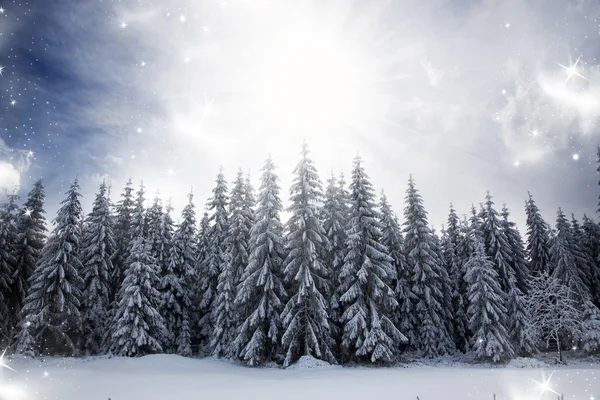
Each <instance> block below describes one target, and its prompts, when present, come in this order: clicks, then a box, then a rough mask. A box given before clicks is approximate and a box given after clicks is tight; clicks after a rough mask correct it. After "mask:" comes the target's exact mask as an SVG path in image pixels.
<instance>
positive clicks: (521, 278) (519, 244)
mask: <svg viewBox="0 0 600 400" xmlns="http://www.w3.org/2000/svg"><path fill="white" fill-rule="evenodd" d="M500 215H501V216H502V221H501V225H502V229H503V231H504V236H505V237H506V242H507V244H508V249H509V251H508V254H510V259H509V260H508V262H509V264H510V266H511V269H512V270H513V271H514V272H515V283H516V285H517V286H518V288H519V290H520V291H521V293H523V294H525V293H527V281H528V280H529V275H531V271H530V270H529V264H528V262H527V252H526V250H525V244H524V243H523V238H522V237H521V233H519V230H518V229H517V224H515V223H514V222H512V221H510V220H509V219H508V217H509V215H510V213H509V211H508V208H507V207H506V204H504V205H503V206H502V212H501V214H500Z"/></svg>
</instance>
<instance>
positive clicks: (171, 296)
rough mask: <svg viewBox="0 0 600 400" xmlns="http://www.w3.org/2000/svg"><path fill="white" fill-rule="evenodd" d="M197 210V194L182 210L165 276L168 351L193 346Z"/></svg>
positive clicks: (163, 296) (165, 345) (184, 350)
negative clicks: (195, 203)
mask: <svg viewBox="0 0 600 400" xmlns="http://www.w3.org/2000/svg"><path fill="white" fill-rule="evenodd" d="M195 240H196V213H195V211H194V203H193V195H192V194H191V193H190V194H189V195H188V204H187V205H186V206H185V207H184V208H183V210H182V212H181V223H180V224H179V226H178V228H177V231H176V232H175V234H174V236H173V243H172V245H171V247H170V252H169V258H168V262H167V270H166V271H164V274H163V276H162V277H161V285H160V287H161V311H162V313H163V316H164V318H165V327H166V332H167V333H166V335H165V337H164V338H163V349H164V350H165V351H166V352H168V353H176V354H179V355H182V356H189V355H191V353H192V348H191V337H192V333H191V329H192V325H191V323H192V322H191V321H192V319H193V310H192V302H191V298H192V289H191V288H192V287H193V285H194V284H195V282H196V279H195V278H196V271H195V264H196V259H197V248H196V243H195Z"/></svg>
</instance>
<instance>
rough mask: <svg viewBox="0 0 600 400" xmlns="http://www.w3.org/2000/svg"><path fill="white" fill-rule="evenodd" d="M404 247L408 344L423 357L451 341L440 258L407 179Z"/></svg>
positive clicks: (440, 352)
mask: <svg viewBox="0 0 600 400" xmlns="http://www.w3.org/2000/svg"><path fill="white" fill-rule="evenodd" d="M404 234H405V236H404V247H405V254H406V263H407V265H408V269H409V271H411V273H410V277H409V285H410V288H411V289H410V290H411V302H412V304H411V311H412V312H411V318H412V321H411V325H412V327H413V331H412V332H408V335H409V336H408V337H409V339H410V341H411V344H412V345H413V346H414V347H415V348H417V349H419V350H420V351H421V352H422V353H423V354H424V355H425V356H426V357H434V356H438V355H443V354H447V353H449V352H451V351H452V347H453V346H452V340H451V337H450V334H449V332H448V331H447V329H446V322H445V321H444V317H445V310H444V302H445V299H444V292H443V290H444V288H443V284H442V282H441V279H442V278H441V277H440V275H439V274H438V271H439V270H440V269H441V268H440V265H439V263H440V260H439V258H438V254H437V253H436V243H435V242H434V238H433V233H432V232H431V230H430V228H429V226H428V223H427V212H426V211H425V208H424V207H423V200H422V198H421V195H420V194H419V192H418V191H417V189H416V187H415V183H414V181H413V179H412V176H411V178H410V179H409V182H408V189H407V191H406V207H405V209H404Z"/></svg>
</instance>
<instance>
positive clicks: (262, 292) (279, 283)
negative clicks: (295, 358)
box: [233, 158, 286, 365]
mask: <svg viewBox="0 0 600 400" xmlns="http://www.w3.org/2000/svg"><path fill="white" fill-rule="evenodd" d="M278 180H279V179H278V177H277V175H276V174H275V165H274V164H273V161H272V160H271V158H269V159H267V161H266V163H265V166H264V167H263V169H262V177H261V185H260V189H259V194H258V199H257V209H256V220H255V222H254V225H253V226H252V229H251V231H250V247H249V250H250V258H249V264H248V267H247V268H246V270H245V271H244V274H243V275H242V280H241V283H240V285H239V287H238V292H237V295H236V298H235V305H236V308H237V309H239V310H241V312H242V315H241V317H242V324H241V326H240V328H239V332H238V334H237V337H236V339H235V341H234V342H233V348H234V351H235V353H236V355H237V356H238V357H239V358H241V359H242V360H243V361H244V362H246V363H247V364H249V365H259V364H262V363H264V362H266V361H276V360H278V359H279V351H280V348H279V343H280V337H281V327H282V322H281V311H282V309H283V303H284V302H285V298H286V292H285V288H284V286H283V270H282V266H283V260H284V257H285V251H284V247H283V236H282V235H283V227H282V225H281V221H280V217H279V214H280V213H281V211H282V204H281V200H280V197H279V191H280V189H279V184H278Z"/></svg>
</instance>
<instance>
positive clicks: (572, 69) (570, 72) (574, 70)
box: [556, 56, 588, 83]
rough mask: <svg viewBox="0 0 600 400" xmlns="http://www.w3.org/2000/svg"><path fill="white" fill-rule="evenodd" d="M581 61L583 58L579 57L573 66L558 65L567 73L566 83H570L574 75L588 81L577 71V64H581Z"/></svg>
mask: <svg viewBox="0 0 600 400" xmlns="http://www.w3.org/2000/svg"><path fill="white" fill-rule="evenodd" d="M580 59H581V56H579V57H577V60H575V64H572V65H570V66H568V67H565V66H564V65H562V64H559V63H556V64H558V65H560V66H561V67H562V68H563V69H564V70H565V72H566V73H567V79H566V80H565V83H567V82H569V79H571V77H572V76H573V75H576V76H578V77H580V78H583V79H585V80H588V79H587V78H586V77H585V76H583V75H581V74H580V73H579V71H578V70H577V64H578V63H579V60H580Z"/></svg>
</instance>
